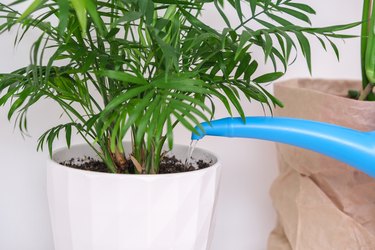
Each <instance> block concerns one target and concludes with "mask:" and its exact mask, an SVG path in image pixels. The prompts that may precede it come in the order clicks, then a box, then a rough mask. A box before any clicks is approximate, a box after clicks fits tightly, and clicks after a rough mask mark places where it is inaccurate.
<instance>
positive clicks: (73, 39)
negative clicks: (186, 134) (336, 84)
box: [0, 0, 358, 174]
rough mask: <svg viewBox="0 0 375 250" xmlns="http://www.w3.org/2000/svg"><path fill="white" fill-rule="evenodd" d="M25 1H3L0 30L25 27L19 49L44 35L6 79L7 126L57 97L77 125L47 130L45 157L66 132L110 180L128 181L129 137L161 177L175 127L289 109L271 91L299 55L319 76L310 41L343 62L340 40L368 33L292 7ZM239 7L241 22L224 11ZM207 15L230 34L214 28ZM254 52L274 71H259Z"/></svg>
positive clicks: (145, 167)
mask: <svg viewBox="0 0 375 250" xmlns="http://www.w3.org/2000/svg"><path fill="white" fill-rule="evenodd" d="M23 2H26V0H18V1H16V2H14V3H12V4H9V5H5V4H0V18H1V21H2V22H1V23H0V32H1V33H4V32H6V31H10V30H12V29H14V28H16V29H18V32H17V36H16V38H15V43H19V42H21V41H22V39H23V38H24V35H25V34H26V33H27V32H29V31H30V30H32V29H38V30H39V31H40V32H41V33H40V36H39V38H38V39H36V41H35V42H34V44H33V46H32V49H31V51H30V59H31V60H30V65H28V66H26V67H24V68H20V69H17V70H16V71H14V72H11V73H6V74H1V75H0V93H1V94H0V105H4V104H5V103H7V102H10V103H11V106H10V109H9V113H8V118H9V119H11V118H12V117H13V116H16V122H17V123H18V124H19V127H20V129H21V131H24V132H25V131H27V111H28V109H29V108H30V107H32V106H33V105H34V104H35V103H37V102H38V101H39V100H41V99H42V98H49V99H52V100H54V101H55V102H56V103H57V104H59V105H60V107H61V108H62V110H63V112H64V114H65V115H66V116H67V117H69V119H70V122H69V123H67V124H60V125H58V126H56V127H53V128H51V129H49V130H48V131H47V132H45V133H44V134H43V135H42V136H41V137H40V139H39V145H38V148H43V147H45V146H46V145H47V146H48V149H49V151H50V153H51V152H52V144H53V142H54V140H55V139H56V138H58V136H59V134H60V133H61V132H65V136H66V142H67V145H68V146H70V141H71V136H72V133H73V131H74V132H77V133H79V134H80V135H81V136H82V137H83V138H84V139H85V140H86V141H87V143H88V144H89V145H90V146H91V147H93V149H94V150H95V151H96V152H97V154H98V156H99V157H100V158H101V159H102V160H103V161H104V162H105V164H106V165H107V166H108V169H109V171H111V172H128V169H126V166H127V164H126V161H127V159H126V157H125V156H126V152H124V148H123V146H122V140H123V138H124V136H125V135H126V133H128V132H129V133H131V138H132V142H133V143H132V145H133V152H132V155H131V160H132V161H133V163H134V164H135V166H136V172H137V173H147V174H148V173H158V171H159V163H160V158H161V157H162V147H163V145H164V144H165V143H166V142H168V144H169V147H172V146H173V128H174V127H175V126H176V125H177V124H179V123H181V124H182V125H183V126H185V127H186V128H187V129H189V130H190V131H192V132H196V131H195V129H194V127H195V126H196V125H198V124H199V122H200V121H202V120H204V121H209V120H210V119H211V118H212V116H213V115H214V113H215V101H217V100H218V101H220V102H222V103H223V104H224V106H225V107H226V109H227V111H228V113H229V114H230V115H232V109H233V108H234V109H235V110H236V111H237V112H238V113H239V114H240V116H242V117H244V116H245V114H244V111H243V109H242V107H241V104H240V101H239V100H240V97H241V96H243V97H244V98H246V99H247V100H248V101H251V100H255V101H258V102H260V103H261V104H263V105H266V106H268V107H269V108H271V107H272V106H273V105H278V106H282V104H281V103H280V102H279V101H278V100H277V99H276V98H274V97H273V96H272V95H271V94H270V93H268V92H267V91H266V89H265V88H264V84H265V83H268V82H271V81H274V80H276V79H278V78H280V77H281V76H282V75H283V74H284V73H285V72H286V70H287V67H288V65H289V64H290V63H291V62H293V61H294V60H295V55H296V52H297V51H299V50H301V51H302V54H303V56H304V57H305V59H306V62H307V66H308V68H309V70H310V71H311V47H310V42H309V40H310V38H311V37H315V38H316V39H318V41H319V42H320V43H321V45H322V46H323V48H324V49H327V47H328V46H330V47H332V48H333V51H334V52H335V53H336V55H337V57H338V56H339V52H338V49H337V47H336V45H335V44H334V43H333V42H332V39H333V38H349V37H352V36H349V35H343V34H338V33H337V32H339V31H342V30H345V29H348V28H351V27H354V26H356V25H358V23H356V24H348V25H338V26H331V27H323V28H312V27H311V26H310V24H311V22H310V18H309V16H310V15H313V14H315V11H314V10H313V9H312V8H311V7H309V6H308V5H306V4H303V3H298V2H295V1H291V0H272V1H271V0H248V1H239V0H228V1H223V0H201V1H184V0H180V1H174V0H129V1H125V0H107V1H95V0H82V1H81V0H35V1H33V2H32V3H31V5H30V6H29V8H28V9H27V10H26V11H25V12H23V13H20V12H18V11H17V10H16V9H15V6H17V5H18V4H20V3H23ZM224 6H225V10H224ZM229 8H233V9H234V10H235V11H236V13H237V16H238V19H237V21H236V23H234V22H233V21H232V22H231V21H230V20H229V19H228V17H227V16H226V14H225V11H226V10H227V9H229ZM205 9H206V11H215V12H217V13H218V14H219V16H220V17H221V18H222V20H223V23H225V26H226V27H225V28H224V29H222V30H217V29H214V28H212V27H209V26H208V25H207V24H205V23H204V21H203V19H202V17H201V14H202V12H203V11H204V10H205ZM295 23H301V24H305V25H306V26H299V25H296V24H295ZM255 27H259V28H257V29H255ZM256 49H260V50H261V51H262V52H263V54H264V58H262V59H261V60H266V62H267V61H269V62H271V64H272V65H273V71H271V72H269V73H266V74H262V75H259V74H258V73H257V72H258V71H257V69H258V65H259V64H261V63H260V62H259V59H257V58H253V57H252V54H251V51H254V50H256ZM47 52H48V53H49V54H51V56H49V57H47V58H45V56H44V55H45V54H46V53H47ZM262 63H263V62H262ZM98 97H100V98H98ZM95 145H98V146H99V149H98V148H96V147H95ZM128 153H129V152H128Z"/></svg>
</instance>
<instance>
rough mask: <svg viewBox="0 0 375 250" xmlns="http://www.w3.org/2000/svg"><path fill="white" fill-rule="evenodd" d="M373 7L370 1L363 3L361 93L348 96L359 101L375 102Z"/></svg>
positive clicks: (351, 92) (366, 0) (350, 93)
mask: <svg viewBox="0 0 375 250" xmlns="http://www.w3.org/2000/svg"><path fill="white" fill-rule="evenodd" d="M374 11H375V6H374V4H373V1H372V0H364V1H363V14H362V20H363V23H362V31H361V69H362V91H361V92H359V91H349V95H350V96H351V97H353V98H358V99H359V100H362V101H363V100H368V101H375V95H374V93H373V88H374V84H375V40H374V32H375V31H374V28H375V26H374V24H375V12H374Z"/></svg>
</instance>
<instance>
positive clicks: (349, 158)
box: [192, 117, 375, 177]
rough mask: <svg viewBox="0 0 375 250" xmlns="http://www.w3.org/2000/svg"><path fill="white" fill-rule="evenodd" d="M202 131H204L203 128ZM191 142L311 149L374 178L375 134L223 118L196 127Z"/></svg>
mask: <svg viewBox="0 0 375 250" xmlns="http://www.w3.org/2000/svg"><path fill="white" fill-rule="evenodd" d="M201 128H203V129H201ZM196 130H197V131H198V132H199V133H198V134H194V133H193V135H192V140H199V139H202V138H203V137H204V136H206V135H211V136H224V137H241V138H254V139H262V140H268V141H274V142H280V143H285V144H290V145H293V146H297V147H300V148H305V149H309V150H312V151H315V152H318V153H321V154H324V155H327V156H329V157H332V158H334V159H337V160H339V161H342V162H345V163H347V164H349V165H351V166H353V167H355V168H357V169H358V170H360V171H363V172H364V173H366V174H368V175H370V176H372V177H375V131H371V132H361V131H357V130H353V129H349V128H345V127H341V126H336V125H332V124H328V123H322V122H315V121H309V120H303V119H295V118H281V117H246V122H244V121H243V119H242V118H224V119H220V120H215V121H211V122H210V123H207V122H205V123H202V124H201V126H197V127H196Z"/></svg>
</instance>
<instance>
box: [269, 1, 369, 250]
mask: <svg viewBox="0 0 375 250" xmlns="http://www.w3.org/2000/svg"><path fill="white" fill-rule="evenodd" d="M372 2H373V1H371V0H365V1H363V3H364V5H363V22H362V31H361V33H362V34H361V54H360V55H361V63H362V81H356V80H326V79H294V80H290V81H285V82H280V83H277V84H275V95H276V97H278V98H279V99H280V100H281V101H282V102H283V103H284V105H285V108H284V109H277V110H276V111H275V113H276V114H277V115H280V116H289V117H297V118H303V119H310V120H316V121H322V122H329V123H333V124H337V125H342V126H346V127H350V128H354V129H358V130H362V131H372V130H374V129H375V119H374V117H375V116H374V115H375V103H374V102H372V101H373V100H374V93H373V83H374V60H375V54H374V45H375V43H374V22H375V12H374V10H375V6H374V4H373V3H372ZM307 101H308V105H306V102H307ZM277 150H278V160H279V169H280V174H279V176H278V177H277V179H276V180H275V182H274V183H273V186H272V191H271V194H272V195H271V196H272V200H273V203H274V206H275V208H276V210H277V213H278V225H277V227H276V229H275V230H274V232H273V233H272V234H271V237H270V240H269V247H270V248H272V247H273V246H275V245H278V244H279V243H280V242H285V243H286V244H285V248H282V249H373V248H374V247H375V230H374V228H375V220H374V213H373V211H374V203H373V198H374V186H375V180H374V179H373V178H371V177H370V176H368V175H366V174H364V173H362V172H360V171H356V170H355V169H354V168H352V167H350V166H348V165H345V164H343V163H339V162H338V161H335V160H332V159H329V158H327V157H325V156H322V155H319V154H317V153H314V152H310V151H306V150H303V149H299V148H294V147H290V146H285V145H277ZM317 211H319V212H318V213H317ZM353 232H355V233H353ZM313 239H319V241H316V240H313ZM335 239H345V240H335Z"/></svg>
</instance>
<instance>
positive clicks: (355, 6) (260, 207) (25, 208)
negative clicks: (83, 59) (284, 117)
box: [0, 0, 362, 250]
mask: <svg viewBox="0 0 375 250" xmlns="http://www.w3.org/2000/svg"><path fill="white" fill-rule="evenodd" d="M300 2H304V3H308V4H311V5H312V6H313V7H315V9H316V10H317V12H318V15H317V16H316V17H315V18H313V23H314V24H315V25H318V26H319V25H320V26H323V25H329V24H338V23H345V22H350V21H355V20H360V15H361V7H362V6H361V5H362V3H361V1H358V0H345V1H342V0H330V1H314V0H301V1H300ZM210 22H212V23H215V19H214V18H211V20H210ZM357 34H359V32H357ZM12 45H13V40H11V37H10V36H6V35H2V36H0V51H1V53H0V72H7V71H10V70H12V69H15V68H16V67H21V66H24V65H26V64H27V62H28V47H29V46H30V44H27V42H24V43H23V44H22V45H21V46H19V47H18V48H17V49H16V50H15V49H13V46H12ZM338 45H339V48H340V49H341V63H337V61H336V59H335V56H334V54H333V52H332V51H330V53H329V54H325V53H324V52H323V51H322V49H321V48H320V47H319V44H318V42H315V43H314V45H313V47H312V51H313V76H314V77H327V78H359V77H360V66H359V39H353V40H347V41H346V42H345V43H343V42H338ZM297 76H298V77H309V73H308V71H307V69H306V66H305V63H304V61H303V60H301V59H300V60H298V61H297V62H296V63H295V64H294V65H293V66H292V67H291V68H290V71H289V73H288V75H287V76H286V77H285V78H290V77H297ZM306 105H308V104H306ZM245 106H246V111H247V112H246V113H247V115H262V114H263V112H262V109H261V107H260V106H259V105H257V104H253V105H245ZM5 110H6V109H3V108H0V156H1V163H0V249H1V250H2V249H4V250H52V249H53V247H52V234H51V228H50V221H49V218H48V210H47V207H48V206H47V199H46V188H45V161H46V159H47V153H46V152H44V153H40V152H39V153H36V152H35V148H36V139H37V137H38V135H40V134H41V133H42V132H43V131H44V130H46V129H47V128H48V127H50V126H51V125H53V124H56V121H57V118H58V117H59V115H60V111H58V109H57V108H56V106H54V105H49V103H44V104H40V105H39V106H38V108H34V109H33V110H31V111H30V114H29V125H30V134H31V135H32V137H31V138H26V139H25V140H23V139H22V137H21V135H20V134H19V132H18V130H17V129H15V130H14V129H13V124H10V123H9V122H8V121H7V119H6V112H5ZM224 116H226V113H225V112H224V110H223V108H222V107H219V109H218V113H217V118H220V117H224ZM175 136H176V140H175V141H176V143H180V144H188V143H189V142H190V139H189V138H190V134H189V133H188V132H187V131H186V130H184V129H182V128H178V129H177V130H176V134H175ZM73 141H74V142H76V143H78V142H82V140H81V139H79V138H78V137H77V138H74V140H73ZM62 144H63V143H58V144H57V145H56V146H59V145H62ZM198 146H199V147H202V148H207V149H208V150H210V151H214V152H216V153H217V154H218V155H219V156H220V158H221V159H222V162H223V170H222V174H223V178H222V182H221V187H220V195H219V200H218V211H217V217H218V218H217V223H216V230H215V234H214V239H213V246H212V249H213V250H231V249H233V250H261V249H266V242H267V237H268V234H269V232H270V231H271V230H272V228H273V226H274V223H275V214H274V211H273V209H272V204H271V200H270V198H269V195H268V190H269V187H270V185H271V182H272V180H273V179H274V178H275V177H276V174H277V168H276V157H275V150H274V145H273V143H270V142H263V141H255V140H246V139H226V138H214V137H212V138H209V137H207V138H205V139H204V140H203V141H201V142H199V144H198Z"/></svg>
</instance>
